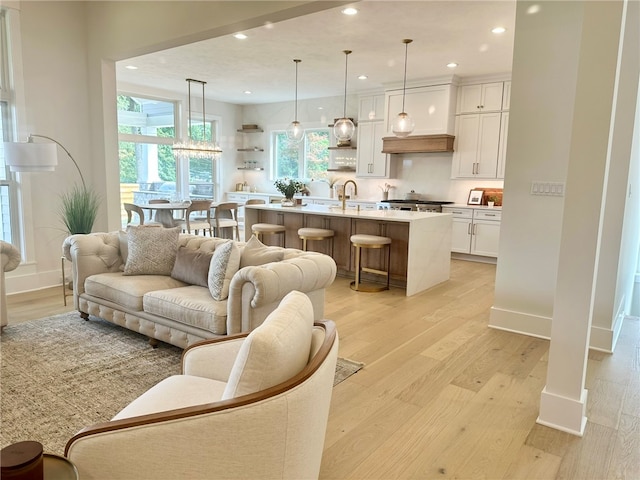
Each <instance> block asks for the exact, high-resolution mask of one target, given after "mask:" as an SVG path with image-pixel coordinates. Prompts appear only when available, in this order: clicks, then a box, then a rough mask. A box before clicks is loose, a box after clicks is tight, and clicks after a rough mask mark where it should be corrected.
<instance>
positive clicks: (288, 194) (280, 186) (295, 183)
mask: <svg viewBox="0 0 640 480" xmlns="http://www.w3.org/2000/svg"><path fill="white" fill-rule="evenodd" d="M273 184H274V185H275V186H276V190H278V191H279V192H280V193H281V194H282V195H284V196H285V198H293V196H294V195H295V194H296V193H298V192H301V191H302V189H303V188H304V183H302V182H301V181H299V180H294V179H292V178H291V179H289V178H279V179H277V180H276V181H275V182H274V183H273Z"/></svg>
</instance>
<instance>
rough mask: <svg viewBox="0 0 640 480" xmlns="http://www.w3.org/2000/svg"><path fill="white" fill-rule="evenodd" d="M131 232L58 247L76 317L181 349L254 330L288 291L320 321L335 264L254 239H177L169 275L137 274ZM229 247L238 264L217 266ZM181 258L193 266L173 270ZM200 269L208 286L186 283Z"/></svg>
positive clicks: (313, 254)
mask: <svg viewBox="0 0 640 480" xmlns="http://www.w3.org/2000/svg"><path fill="white" fill-rule="evenodd" d="M131 228H132V227H129V228H128V230H127V232H128V233H125V232H122V231H121V232H117V231H116V232H109V233H91V234H86V235H84V234H79V235H71V236H70V237H67V238H66V239H65V241H64V242H63V247H62V248H63V254H64V256H65V258H66V259H67V260H69V261H71V269H72V274H73V286H74V289H73V290H74V291H73V299H74V306H75V308H76V309H77V310H78V311H79V312H80V314H81V316H82V318H85V319H87V318H88V317H89V315H94V316H96V317H99V318H102V319H104V320H107V321H109V322H112V323H114V324H117V325H120V326H122V327H125V328H128V329H130V330H133V331H135V332H139V333H141V334H143V335H146V336H147V337H149V341H150V343H151V344H152V345H155V344H156V343H157V341H158V340H160V341H163V342H166V343H170V344H173V345H176V346H178V347H181V348H185V347H187V346H189V345H191V344H193V343H195V342H198V341H200V340H203V339H208V338H217V337H225V336H227V335H232V334H237V333H241V332H248V331H251V330H253V329H255V328H256V327H257V326H259V325H260V324H261V323H262V322H263V321H264V320H265V318H267V316H268V315H269V314H270V313H271V312H272V311H273V310H274V309H275V308H276V307H277V306H278V304H279V303H280V301H281V300H282V299H283V298H284V297H285V296H286V294H287V293H289V292H291V291H293V290H297V291H300V292H303V293H305V294H306V295H307V296H308V297H309V299H310V300H311V303H312V305H313V314H314V320H321V319H322V318H323V316H324V298H325V288H326V287H327V286H329V285H331V283H333V280H334V279H335V275H336V264H335V262H334V260H333V259H332V258H331V257H329V256H328V255H323V254H320V253H316V252H303V251H302V250H297V249H293V248H280V247H267V246H265V245H262V244H261V243H260V242H259V241H258V240H257V239H256V238H252V239H251V240H250V241H249V242H247V243H244V242H234V241H232V240H225V239H221V238H215V237H213V238H211V237H204V236H198V235H189V234H182V233H180V234H178V233H176V239H177V245H176V250H177V252H178V253H177V254H176V256H175V259H174V262H173V267H172V268H171V271H170V272H167V271H165V272H164V273H163V274H148V272H147V273H145V274H136V272H133V273H132V272H131V268H130V264H131V263H133V260H132V259H131V257H132V255H133V253H132V252H133V251H132V244H131V242H132V233H137V230H133V231H132V230H131ZM138 228H147V229H148V228H151V227H138ZM154 230H155V231H162V232H163V233H167V231H168V230H173V229H161V228H154ZM161 243H164V244H166V243H171V242H161ZM134 246H135V245H134ZM229 248H233V251H235V252H237V256H238V257H239V258H235V257H234V256H233V254H232V255H231V260H230V261H229V262H228V264H227V265H226V266H221V265H220V262H219V261H217V260H216V258H215V257H216V255H218V253H219V252H221V251H223V249H226V250H228V249H229ZM138 250H140V249H138ZM142 250H144V249H142ZM136 255H137V254H136ZM185 256H188V257H189V258H190V259H191V261H192V262H193V263H187V264H186V265H187V266H186V267H185V265H182V267H181V268H178V266H179V264H181V259H182V258H184V257H185ZM195 257H198V260H194V258H195ZM201 257H204V260H203V259H202V258H201ZM234 258H235V264H234V265H231V264H233V262H234ZM218 260H219V259H218ZM148 264H149V262H146V263H144V265H145V267H144V268H146V266H147V265H148ZM198 265H200V266H198ZM202 265H205V268H206V270H208V271H207V272H205V273H204V275H206V276H207V275H208V278H209V282H208V285H207V280H206V279H205V280H204V284H203V283H202V282H201V281H200V280H195V279H193V280H192V279H191V278H190V277H194V276H197V275H196V274H197V272H198V270H200V269H201V267H202ZM151 268H153V265H152V266H151ZM221 268H225V269H226V270H225V272H224V274H223V275H222V276H220V275H218V274H219V272H218V271H219V270H220V269H221ZM216 275H217V277H219V278H223V288H222V290H223V291H222V292H221V291H214V290H213V289H212V285H211V284H212V278H213V277H216ZM185 276H186V277H187V278H185ZM214 280H215V278H214ZM198 281H200V283H199V284H194V282H198ZM213 295H215V297H214V296H213Z"/></svg>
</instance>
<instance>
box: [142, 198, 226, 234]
mask: <svg viewBox="0 0 640 480" xmlns="http://www.w3.org/2000/svg"><path fill="white" fill-rule="evenodd" d="M219 203H220V202H213V201H212V202H211V208H215V207H216V206H217V205H218V204H219ZM136 205H137V206H138V207H140V208H141V209H143V210H149V211H150V212H151V215H152V216H153V219H154V220H155V221H156V222H159V223H161V224H162V226H163V227H167V228H172V227H175V226H177V225H178V222H180V221H181V220H182V219H183V218H184V215H185V213H186V211H187V209H188V208H189V206H190V205H191V202H169V203H137V204H136ZM176 212H183V214H182V215H181V216H180V217H178V218H176V216H175V213H176Z"/></svg>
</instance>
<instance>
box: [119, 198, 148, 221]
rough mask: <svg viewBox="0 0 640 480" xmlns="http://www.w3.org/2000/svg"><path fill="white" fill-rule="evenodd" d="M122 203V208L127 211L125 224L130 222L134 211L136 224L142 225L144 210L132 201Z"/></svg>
mask: <svg viewBox="0 0 640 480" xmlns="http://www.w3.org/2000/svg"><path fill="white" fill-rule="evenodd" d="M122 205H124V210H125V212H127V225H129V224H130V223H131V220H132V219H133V214H134V213H135V214H137V215H138V224H139V225H144V210H142V209H141V208H140V207H139V206H137V205H134V204H133V203H123V204H122Z"/></svg>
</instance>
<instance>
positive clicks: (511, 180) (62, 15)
mask: <svg viewBox="0 0 640 480" xmlns="http://www.w3.org/2000/svg"><path fill="white" fill-rule="evenodd" d="M215 3H216V2H202V4H198V5H191V6H190V9H189V12H188V13H189V21H188V22H184V24H181V25H179V26H178V25H177V22H176V21H175V17H174V16H175V15H176V12H177V11H180V12H182V10H181V9H180V8H178V6H177V5H175V4H172V3H167V4H166V5H164V4H156V5H154V6H153V15H154V18H155V19H156V20H155V23H154V25H145V24H144V23H143V24H140V22H139V18H141V16H142V15H146V14H148V12H147V11H146V10H145V8H144V6H143V5H130V4H127V3H122V2H114V3H113V4H94V5H91V4H73V3H72V4H57V3H56V2H46V3H42V4H41V3H32V2H25V3H23V4H22V5H21V6H20V8H21V9H22V12H23V13H22V19H21V22H20V30H21V32H20V33H21V35H22V52H23V58H22V71H23V75H24V86H23V88H22V90H21V92H19V93H18V99H19V101H20V102H21V105H22V111H23V112H25V113H24V114H23V116H22V117H21V119H20V123H19V125H18V127H19V128H18V132H20V133H21V138H22V137H24V136H26V134H27V133H28V132H30V131H33V132H47V133H49V134H50V135H52V136H54V137H56V138H60V139H63V140H64V141H65V143H66V144H67V146H68V147H69V148H70V149H72V151H73V152H74V154H75V156H76V158H77V159H78V160H79V162H80V164H81V167H82V169H83V171H84V172H85V173H86V174H87V175H88V177H89V178H90V179H91V183H92V185H94V187H95V188H96V190H97V191H98V192H99V193H100V194H101V195H102V197H103V200H104V203H103V209H102V211H101V215H100V217H99V221H98V223H97V224H96V228H95V230H96V231H111V230H115V229H117V228H119V221H120V217H119V211H120V199H119V194H118V193H117V192H118V172H117V162H114V161H110V160H107V159H114V158H117V151H116V145H117V132H116V131H115V127H114V125H115V119H114V115H115V112H113V111H111V110H109V109H107V108H105V106H104V105H106V104H111V105H112V104H113V99H114V96H115V91H116V80H115V76H114V75H113V62H114V61H115V60H119V59H122V58H128V57H131V56H133V55H135V54H139V53H143V52H144V51H147V50H148V49H150V48H152V46H155V45H164V46H169V44H170V43H171V41H170V40H167V38H166V36H167V32H166V30H169V27H170V30H171V32H173V33H172V34H170V36H171V37H172V38H173V39H177V38H178V37H181V38H182V37H185V36H190V37H191V38H192V39H198V38H203V37H204V36H205V34H206V35H211V34H213V33H215V32H216V29H218V30H217V31H218V32H222V31H226V32H227V33H228V31H229V30H231V27H228V25H230V24H233V25H235V24H237V23H238V22H240V18H241V13H242V12H234V14H233V16H232V17H225V16H224V15H220V12H219V11H217V10H216V5H215ZM260 3H261V4H260V5H258V6H257V7H256V8H257V9H254V10H252V12H251V14H250V15H246V12H245V17H246V18H245V19H246V21H247V22H249V25H251V22H252V21H253V24H254V25H257V24H258V22H259V21H261V20H258V19H259V18H261V17H262V16H264V15H267V13H268V9H270V8H271V9H275V8H277V7H276V6H275V5H271V4H270V3H269V2H260ZM313 3H316V2H313ZM302 4H304V2H298V3H296V7H297V8H298V10H297V11H295V12H292V11H288V12H280V13H279V15H280V18H284V17H285V16H287V15H293V14H302V13H304V12H303V11H302V10H304V9H305V8H307V9H310V8H312V7H313V5H312V4H311V3H309V2H307V4H306V5H302ZM616 5H617V3H616ZM315 8H318V6H317V5H316V6H315ZM547 8H549V9H553V8H557V9H558V10H557V11H555V10H554V11H555V12H556V13H558V14H561V18H562V21H564V22H565V25H564V27H563V29H561V28H559V26H558V24H555V23H551V24H550V25H547V26H546V27H545V35H544V37H545V41H544V42H542V43H540V39H539V38H536V36H535V35H534V34H533V33H530V35H531V37H529V38H526V37H522V38H521V41H520V42H516V50H515V54H514V71H513V73H514V79H515V78H516V74H519V75H520V76H519V77H518V81H519V87H518V88H514V92H513V97H512V105H518V104H519V105H520V111H521V112H522V113H521V114H520V121H518V119H517V118H518V117H517V116H516V115H514V116H512V124H511V130H510V139H513V140H510V141H511V142H512V143H511V145H510V150H511V152H514V153H513V158H514V160H513V162H510V164H509V165H510V167H509V168H510V170H508V172H507V177H506V179H505V195H507V196H509V195H511V201H510V207H509V209H505V211H504V217H503V222H504V227H505V230H504V233H503V236H502V239H503V241H501V254H500V257H501V258H500V261H499V264H498V267H497V276H496V286H495V300H494V301H493V302H492V306H493V307H494V310H495V311H499V312H500V314H497V315H498V317H500V318H498V320H499V325H497V326H499V327H501V328H503V329H507V330H509V329H510V330H513V331H526V332H529V333H530V334H533V335H535V336H539V337H546V338H549V337H553V334H554V331H553V329H552V319H553V320H555V318H556V316H558V315H561V316H560V317H559V318H573V317H577V320H576V323H577V325H578V327H577V330H579V331H581V332H583V333H584V332H585V327H584V326H583V324H584V321H585V320H584V319H585V318H590V317H591V316H592V315H591V314H590V313H589V312H590V305H591V302H592V301H593V302H595V309H596V311H599V312H601V313H600V314H598V315H595V316H594V318H593V322H594V325H596V326H597V327H599V330H601V333H602V334H603V335H604V336H605V337H606V336H607V335H606V334H608V337H609V340H608V342H607V341H606V340H605V341H604V342H603V346H601V348H602V349H603V350H607V349H608V350H613V346H614V345H615V341H613V339H614V338H615V337H617V332H619V331H620V330H621V328H622V322H621V319H620V314H619V312H626V313H629V312H628V305H629V303H630V298H631V291H632V289H633V282H634V280H633V275H634V274H635V271H636V270H637V254H638V248H637V234H636V233H633V232H634V231H637V218H639V217H640V215H638V214H637V212H638V210H637V205H635V204H629V203H627V202H626V196H627V195H626V193H627V191H628V189H627V188H626V185H627V184H630V185H631V187H630V188H631V190H632V191H637V180H636V178H637V175H636V176H634V174H633V172H634V171H635V172H637V162H636V164H635V165H633V164H632V165H631V168H632V169H636V170H631V171H629V161H628V160H629V156H630V154H631V153H630V152H637V147H634V148H636V150H633V151H632V150H631V145H632V142H631V138H632V137H633V129H632V127H633V122H634V120H633V118H634V117H633V112H632V113H631V114H630V113H629V112H628V111H627V110H625V109H623V108H622V106H620V108H619V109H618V114H619V115H622V114H623V113H624V114H625V115H627V117H626V118H627V120H626V121H625V122H622V121H621V122H620V124H622V123H625V124H626V125H629V127H628V128H630V129H631V130H630V131H628V132H627V133H626V137H624V139H618V142H619V143H618V142H615V143H614V144H615V145H619V144H621V145H626V147H627V149H626V152H627V154H626V165H625V164H623V162H624V160H625V154H624V151H622V150H623V149H622V150H616V149H614V151H613V154H614V156H613V158H612V160H611V162H610V168H612V169H613V170H610V172H609V175H608V176H606V175H605V174H604V173H603V172H604V167H602V168H599V167H597V165H601V166H602V163H601V161H602V157H601V156H600V155H597V154H596V153H594V152H597V151H602V145H603V140H602V135H603V132H606V134H605V136H606V137H607V138H608V132H609V124H608V123H607V126H606V127H605V126H599V125H598V126H597V128H596V126H594V127H593V128H594V130H590V129H587V130H586V133H585V131H580V132H581V135H578V133H577V131H576V133H575V134H574V133H572V129H573V128H577V126H574V124H575V123H576V121H575V119H574V115H575V116H576V117H580V115H578V114H574V103H575V102H578V100H581V101H583V102H584V101H585V100H584V99H583V98H582V97H577V96H576V94H574V95H573V96H572V95H567V91H570V92H573V93H575V92H576V84H577V82H578V80H577V79H578V77H579V76H578V74H577V70H576V67H575V63H571V62H568V63H567V64H565V63H564V61H565V60H564V59H563V60H562V62H561V61H560V60H558V62H557V63H554V64H552V65H550V63H549V62H550V60H549V58H545V59H544V60H543V59H542V58H540V57H539V56H538V55H537V54H536V52H537V50H535V49H534V46H535V45H536V42H537V44H538V48H540V49H542V47H543V46H544V47H545V48H547V49H548V50H547V51H554V49H557V48H559V47H558V45H562V48H561V49H562V51H563V53H565V54H566V55H567V56H568V58H573V59H575V58H577V56H578V55H579V53H580V46H578V45H575V44H572V43H570V42H569V44H567V43H566V42H565V40H566V39H572V38H576V36H577V31H578V30H579V29H580V28H582V25H578V24H579V22H578V21H577V20H576V18H578V17H579V16H580V15H582V14H583V12H582V10H580V11H578V10H579V9H582V8H584V6H583V5H574V6H573V7H571V6H569V5H565V4H562V5H558V6H555V7H552V6H550V5H549V6H548V7H547ZM572 8H575V9H576V11H574V10H572ZM592 8H594V9H595V8H596V6H593V7H592ZM620 8H622V4H621V5H620ZM628 8H635V4H634V2H631V3H630V4H629V6H628ZM522 9H524V7H522ZM294 10H295V9H294ZM590 13H592V12H590ZM618 13H619V12H618ZM519 14H520V15H521V16H522V20H521V21H522V22H524V23H523V25H526V24H527V22H532V23H533V22H534V17H533V16H531V15H529V16H527V14H526V13H525V12H524V11H522V10H519ZM632 15H635V13H633V12H631V13H630V14H629V16H632ZM276 17H277V15H276ZM276 17H274V18H276ZM538 18H540V17H538ZM52 19H55V20H56V21H55V22H52V21H51V20H52ZM252 19H253V20H252ZM545 21H549V19H548V18H546V17H545ZM610 21H611V22H612V24H615V21H616V20H615V18H613V19H610ZM216 22H217V23H216ZM558 22H560V20H558ZM574 22H575V23H574ZM567 24H570V25H572V26H574V27H575V30H571V31H567V29H566V25H567ZM157 25H163V26H165V27H166V29H164V30H163V29H158V28H157ZM80 26H81V27H80ZM134 26H135V27H134ZM532 28H533V27H532ZM585 28H586V27H585ZM161 30H162V31H161ZM534 30H535V28H534ZM562 30H564V33H563V32H562ZM605 30H606V31H607V32H609V31H613V30H616V31H619V29H615V28H607V29H605ZM629 30H633V29H631V28H630V29H629ZM115 31H117V32H118V33H117V34H114V32H115ZM587 31H588V32H591V33H592V34H593V35H594V38H595V37H598V36H599V35H600V34H601V32H598V33H597V34H596V33H593V31H591V30H588V29H587ZM554 35H555V36H554ZM612 37H613V38H616V39H617V37H616V36H615V34H613V33H612ZM176 42H177V40H176ZM612 42H613V43H614V44H615V45H617V41H615V40H612ZM518 47H519V48H518ZM584 54H585V55H586V53H584ZM603 55H604V54H603ZM607 58H608V56H607ZM533 59H535V61H534V60H533ZM598 61H599V62H600V65H601V64H602V59H598ZM608 64H609V63H607V65H608ZM599 68H601V67H599ZM590 75H591V78H594V79H595V74H593V75H592V74H591V73H590ZM626 78H628V77H626ZM631 78H634V77H633V75H631ZM635 78H637V77H635ZM594 82H595V80H594ZM607 85H609V84H607ZM62 86H64V87H62ZM585 88H586V87H585ZM594 88H595V87H594ZM621 88H622V91H623V92H624V94H625V95H626V96H624V95H621V98H623V99H625V98H626V101H621V102H622V103H621V104H620V105H622V104H625V105H627V106H628V108H634V109H635V105H636V103H635V102H634V100H635V99H636V98H637V93H636V94H635V95H633V94H632V93H629V92H632V91H633V88H632V87H630V86H629V85H628V84H624V83H623V84H622V86H621ZM611 90H613V87H611ZM635 91H636V92H637V85H636V86H635ZM105 92H108V96H109V98H108V99H107V100H104V98H105V95H106V94H105ZM532 92H536V94H535V95H534V94H532ZM530 97H531V99H530ZM569 97H571V98H570V99H569ZM575 98H578V100H575ZM577 105H583V106H584V104H581V103H580V102H578V103H577ZM608 106H609V107H611V105H610V104H609V105H608ZM585 108H586V107H585ZM590 108H594V107H590ZM602 108H604V109H605V111H606V107H602ZM514 110H515V109H514ZM588 111H591V110H588ZM634 111H635V110H634ZM60 112H64V118H65V121H64V122H60V115H61V113H60ZM541 113H542V115H541ZM540 116H542V117H544V118H542V119H540V118H539V117H540ZM605 116H606V117H607V118H609V117H610V115H605ZM598 118H599V117H598ZM629 119H631V120H629ZM232 123H233V124H234V126H235V125H237V124H241V123H242V119H241V118H234V119H233V121H232ZM87 125H90V129H89V130H88V131H87V129H86V126H87ZM585 128H586V127H585ZM550 131H553V132H555V133H554V135H553V136H550V135H549V132H550ZM596 131H597V132H598V133H599V134H600V135H596V134H595V133H596ZM78 132H85V134H83V135H80V134H78ZM636 135H637V134H636ZM588 138H589V139H590V140H591V141H593V142H596V141H598V142H599V143H597V145H595V146H594V145H592V144H590V143H589V142H587V141H586V140H587V139H588ZM616 138H618V137H616ZM541 139H544V140H541ZM567 139H571V141H570V142H569V141H568V140H567ZM606 143H607V142H606V140H605V141H604V144H606ZM511 147H513V148H511ZM570 151H571V152H573V153H571V154H569V152H570ZM510 160H511V159H510ZM585 164H587V165H589V166H590V168H589V169H587V170H588V171H587V172H585V171H584V170H585V169H584V165H585ZM75 175H76V172H75V171H74V169H73V166H72V165H69V164H65V163H64V162H61V163H60V165H59V167H58V169H57V170H56V172H54V173H51V174H47V175H31V176H29V175H24V176H21V178H20V181H21V189H22V192H23V195H24V198H23V203H22V204H21V211H20V214H21V216H22V218H24V219H25V220H26V221H25V223H24V228H25V236H24V240H23V242H22V245H23V247H24V248H23V252H22V253H23V256H24V259H25V262H24V264H23V265H22V266H21V267H20V270H19V271H18V272H17V273H16V274H15V275H14V276H12V277H10V278H9V280H8V281H7V286H8V287H9V288H8V289H9V291H10V293H15V292H24V291H28V290H31V289H33V288H44V287H48V286H51V285H58V284H59V283H60V273H59V259H60V245H61V243H62V239H63V238H64V233H63V232H61V231H60V229H59V226H58V225H57V221H56V211H55V209H56V207H55V204H54V202H49V201H48V199H51V198H56V197H57V195H58V194H59V193H60V192H62V191H64V189H65V185H66V179H67V178H75ZM620 175H622V178H620ZM605 177H606V178H607V181H608V182H612V183H610V184H608V188H606V197H607V202H606V204H605V205H606V206H605V210H604V212H605V213H604V215H602V218H603V219H606V221H604V220H602V222H604V228H605V230H604V232H603V233H601V235H603V237H602V238H603V240H602V243H601V244H600V247H599V249H598V248H596V247H595V245H596V243H597V240H596V239H597V238H598V235H597V233H594V232H598V231H602V229H601V227H600V223H601V220H600V215H597V214H592V215H587V216H585V212H600V200H601V196H600V195H599V194H600V192H601V191H603V188H602V185H603V183H604V179H605ZM533 179H545V180H546V179H550V180H560V181H565V182H566V183H567V186H568V187H570V186H571V185H575V186H574V187H573V188H571V189H569V190H568V192H567V195H566V196H565V197H564V199H556V198H544V199H540V198H539V197H533V196H531V195H529V187H530V182H531V180H533ZM574 182H575V183H574ZM614 182H615V183H614ZM585 192H588V193H585ZM594 193H597V194H598V195H594ZM632 198H633V197H632ZM576 224H577V225H576ZM585 229H586V230H585ZM611 232H618V233H617V234H616V235H613V236H609V235H610V234H611ZM620 232H622V233H620ZM586 240H588V241H586ZM621 243H622V244H623V247H622V248H621V247H620V244H621ZM598 250H599V252H598V254H596V251H598ZM596 264H597V265H600V266H601V268H599V269H598V270H597V271H598V273H597V275H596V274H595V273H594V270H595V267H594V265H596ZM619 265H620V266H619ZM523 272H526V273H525V274H523ZM594 278H597V280H596V284H597V287H596V291H595V293H594V292H593V291H592V285H593V283H594V282H593V279H594ZM576 280H580V281H579V282H577V281H576ZM611 285H616V288H615V291H614V292H612V291H611V289H612V288H613V287H610V286H611ZM557 291H558V292H562V295H556V292H557ZM578 307H579V308H578ZM416 308H421V309H423V311H426V310H427V309H428V305H424V306H420V307H416ZM335 311H336V313H338V312H339V310H335ZM507 314H510V315H511V318H504V317H505V315H507ZM494 315H496V314H492V316H494ZM498 320H496V321H498ZM485 323H486V324H488V323H489V320H488V319H486V322H485ZM345 328H346V327H345ZM347 331H348V330H347ZM559 333H560V335H561V336H562V332H559ZM570 343H571V342H570ZM583 343H584V342H583ZM607 347H608V348H607ZM583 348H584V346H583ZM556 360H557V359H556ZM580 361H582V359H580ZM560 362H562V359H560ZM581 389H582V387H573V388H572V392H571V395H570V396H574V395H576V393H575V392H576V390H578V391H580V392H581ZM538 395H539V392H538V394H534V395H533V396H538ZM577 396H578V398H579V395H577Z"/></svg>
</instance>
